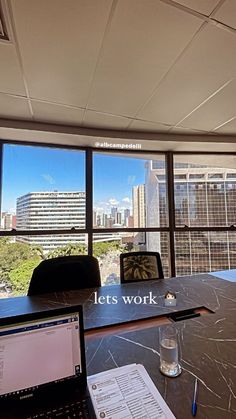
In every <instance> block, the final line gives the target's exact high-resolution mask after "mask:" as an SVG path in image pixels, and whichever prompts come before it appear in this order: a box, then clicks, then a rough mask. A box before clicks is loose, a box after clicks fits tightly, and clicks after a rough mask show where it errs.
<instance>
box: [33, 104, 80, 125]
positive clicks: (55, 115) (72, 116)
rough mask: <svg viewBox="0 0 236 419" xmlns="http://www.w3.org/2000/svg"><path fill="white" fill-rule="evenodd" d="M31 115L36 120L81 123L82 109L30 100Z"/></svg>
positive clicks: (71, 123)
mask: <svg viewBox="0 0 236 419" xmlns="http://www.w3.org/2000/svg"><path fill="white" fill-rule="evenodd" d="M31 105H32V108H33V115H34V119H35V120H36V121H44V122H55V123H59V124H70V125H81V122H82V118H83V114H84V110H83V109H79V108H72V107H66V106H62V105H57V104H53V103H45V102H37V101H35V100H31Z"/></svg>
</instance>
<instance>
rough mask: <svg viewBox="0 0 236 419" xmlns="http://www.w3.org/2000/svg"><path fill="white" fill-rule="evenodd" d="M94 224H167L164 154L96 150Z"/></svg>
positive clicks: (120, 225)
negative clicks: (118, 152)
mask: <svg viewBox="0 0 236 419" xmlns="http://www.w3.org/2000/svg"><path fill="white" fill-rule="evenodd" d="M93 194H94V204H93V226H94V227H95V228H98V227H99V228H125V227H140V228H142V227H163V226H167V224H168V217H167V215H168V210H167V198H166V168H165V156H163V155H155V156H151V157H150V156H149V155H147V156H145V155H139V156H137V155H125V156H124V155H122V157H121V155H114V153H112V154H111V153H110V154H109V153H107V154H104V153H95V154H94V192H93Z"/></svg>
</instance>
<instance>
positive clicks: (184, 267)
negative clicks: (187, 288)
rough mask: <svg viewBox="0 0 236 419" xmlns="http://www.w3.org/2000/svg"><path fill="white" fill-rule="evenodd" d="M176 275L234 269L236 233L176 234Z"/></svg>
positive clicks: (235, 265) (235, 261) (201, 232)
mask: <svg viewBox="0 0 236 419" xmlns="http://www.w3.org/2000/svg"><path fill="white" fill-rule="evenodd" d="M175 249H176V250H175V252H176V253H175V256H176V275H191V274H195V273H203V272H212V271H221V270H226V269H235V268H236V251H235V250H236V233H231V232H219V231H217V232H211V231H210V232H206V231H204V232H203V231H199V232H176V233H175Z"/></svg>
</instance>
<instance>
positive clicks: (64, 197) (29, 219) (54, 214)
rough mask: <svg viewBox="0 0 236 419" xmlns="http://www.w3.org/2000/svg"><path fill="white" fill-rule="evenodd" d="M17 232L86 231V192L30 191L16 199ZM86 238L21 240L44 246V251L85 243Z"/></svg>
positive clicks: (56, 237) (65, 236) (53, 237)
mask: <svg viewBox="0 0 236 419" xmlns="http://www.w3.org/2000/svg"><path fill="white" fill-rule="evenodd" d="M16 228H17V230H68V229H71V228H85V192H58V191H53V192H29V193H27V194H26V195H23V196H21V197H19V198H17V206H16ZM85 237H86V236H85V235H79V234H78V235H72V234H71V235H70V234H67V235H53V236H49V235H47V236H21V237H18V239H17V240H18V241H21V242H25V243H29V244H34V245H41V246H42V248H43V251H44V252H48V251H50V250H53V249H55V248H57V247H64V246H66V245H68V244H70V243H83V244H85V242H86V239H85Z"/></svg>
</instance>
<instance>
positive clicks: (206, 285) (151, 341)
mask: <svg viewBox="0 0 236 419" xmlns="http://www.w3.org/2000/svg"><path fill="white" fill-rule="evenodd" d="M168 290H170V291H174V292H176V293H177V306H176V307H170V308H167V307H164V295H165V293H166V292H167V291H168ZM95 292H97V297H99V296H103V297H106V296H107V295H109V296H110V297H112V296H113V297H117V301H118V303H117V304H108V302H107V303H105V304H94V301H95V294H94V293H95ZM149 292H152V296H153V297H155V301H156V302H157V303H158V304H149V305H148V304H135V303H132V304H130V305H129V304H125V303H124V302H123V300H122V297H123V296H127V295H128V296H136V295H139V296H140V297H143V296H148V295H149ZM110 301H111V299H110ZM82 303H83V305H84V318H85V328H86V329H87V330H88V329H92V328H96V327H101V326H106V325H108V324H117V323H122V322H125V321H126V322H127V321H129V320H134V319H141V318H147V317H150V316H161V315H163V314H166V313H169V312H170V311H177V310H178V311H179V310H184V309H187V308H195V307H202V306H205V307H207V308H209V309H211V310H212V311H214V314H209V315H206V316H201V317H198V318H195V319H191V320H186V321H181V322H178V323H175V324H176V327H177V329H178V330H179V343H180V362H181V365H182V369H183V372H182V374H181V375H180V376H179V377H177V378H175V379H171V378H167V377H164V376H163V375H161V373H160V372H159V353H158V351H159V342H158V328H157V327H153V328H149V329H140V330H138V331H134V332H127V333H123V332H122V333H118V334H117V335H111V336H107V337H99V338H96V337H95V338H92V339H89V340H88V341H87V345H86V359H87V368H88V374H94V373H96V372H100V371H102V370H107V369H110V368H114V367H117V366H122V365H125V364H129V363H133V362H136V363H141V364H143V365H144V366H145V367H146V369H147V371H148V373H149V374H150V376H151V377H152V379H153V381H154V383H155V384H156V386H157V388H158V389H159V391H160V393H161V394H162V396H163V397H164V399H165V400H166V402H167V403H168V405H169V406H170V408H171V409H172V411H173V413H174V414H175V416H176V417H177V419H188V418H191V417H192V416H191V402H192V393H193V386H194V380H195V377H198V379H199V394H198V412H197V417H198V418H208V419H211V418H212V419H213V418H214V419H224V418H227V419H231V418H232V419H233V418H236V327H235V311H236V304H235V303H236V284H234V283H232V282H229V281H224V280H221V279H218V278H215V277H213V276H211V275H207V274H203V275H196V276H192V277H181V278H172V279H169V280H162V281H160V282H157V281H148V282H146V283H143V284H141V283H134V284H126V285H121V286H110V287H103V288H100V289H87V290H82V291H76V292H65V293H60V294H59V293H54V294H50V295H44V296H41V297H18V298H12V299H3V300H1V301H0V315H1V316H2V317H5V316H13V315H16V314H20V313H26V312H33V311H37V310H46V309H48V308H53V307H58V306H61V305H67V304H82Z"/></svg>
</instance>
